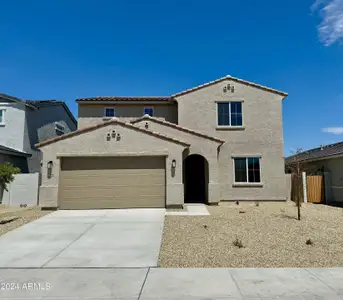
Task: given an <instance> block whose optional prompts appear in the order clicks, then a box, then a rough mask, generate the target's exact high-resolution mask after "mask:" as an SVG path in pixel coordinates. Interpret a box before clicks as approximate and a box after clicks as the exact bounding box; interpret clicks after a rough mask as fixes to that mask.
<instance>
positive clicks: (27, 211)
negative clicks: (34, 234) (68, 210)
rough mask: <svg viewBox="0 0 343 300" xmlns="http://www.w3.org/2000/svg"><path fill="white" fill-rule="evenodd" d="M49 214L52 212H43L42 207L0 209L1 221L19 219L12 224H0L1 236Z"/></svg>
mask: <svg viewBox="0 0 343 300" xmlns="http://www.w3.org/2000/svg"><path fill="white" fill-rule="evenodd" d="M49 213H50V211H42V210H41V209H40V207H34V208H16V209H13V208H11V209H6V208H0V221H1V220H4V219H7V218H10V217H18V219H17V220H14V221H12V222H9V223H6V224H0V236H1V235H3V234H5V233H7V232H9V231H11V230H14V229H16V228H18V227H20V226H22V225H24V224H26V223H29V222H31V221H34V220H36V219H39V218H41V217H43V216H45V215H47V214H49Z"/></svg>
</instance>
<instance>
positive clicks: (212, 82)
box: [172, 75, 288, 100]
mask: <svg viewBox="0 0 343 300" xmlns="http://www.w3.org/2000/svg"><path fill="white" fill-rule="evenodd" d="M227 79H229V80H233V81H236V82H239V83H243V84H246V85H249V86H252V87H255V88H258V89H262V90H265V91H267V92H271V93H274V94H278V95H280V96H283V98H282V100H283V99H285V98H286V97H287V96H288V93H286V92H283V91H279V90H276V89H273V88H270V87H267V86H263V85H260V84H257V83H254V82H251V81H247V80H244V79H240V78H237V77H232V76H230V75H227V76H224V77H221V78H218V79H216V80H213V81H210V82H207V83H204V84H201V85H198V86H196V87H193V88H190V89H187V90H184V91H181V92H178V93H176V94H173V95H172V97H179V96H182V95H185V94H188V93H191V92H195V91H197V90H199V89H202V88H205V87H207V86H210V85H213V84H216V83H219V82H222V81H224V80H227Z"/></svg>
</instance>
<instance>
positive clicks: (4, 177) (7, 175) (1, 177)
mask: <svg viewBox="0 0 343 300" xmlns="http://www.w3.org/2000/svg"><path fill="white" fill-rule="evenodd" d="M18 173H20V169H19V168H16V167H14V166H13V165H12V164H11V163H5V164H1V165H0V190H5V191H7V184H9V183H11V182H12V181H13V180H14V175H15V174H18Z"/></svg>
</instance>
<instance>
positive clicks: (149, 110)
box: [144, 107, 154, 117]
mask: <svg viewBox="0 0 343 300" xmlns="http://www.w3.org/2000/svg"><path fill="white" fill-rule="evenodd" d="M144 115H149V116H150V117H153V116H154V109H153V108H152V107H144Z"/></svg>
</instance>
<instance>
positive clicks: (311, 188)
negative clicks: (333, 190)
mask: <svg viewBox="0 0 343 300" xmlns="http://www.w3.org/2000/svg"><path fill="white" fill-rule="evenodd" d="M307 201H308V202H312V203H324V202H325V192H324V176H323V175H311V176H307Z"/></svg>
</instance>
